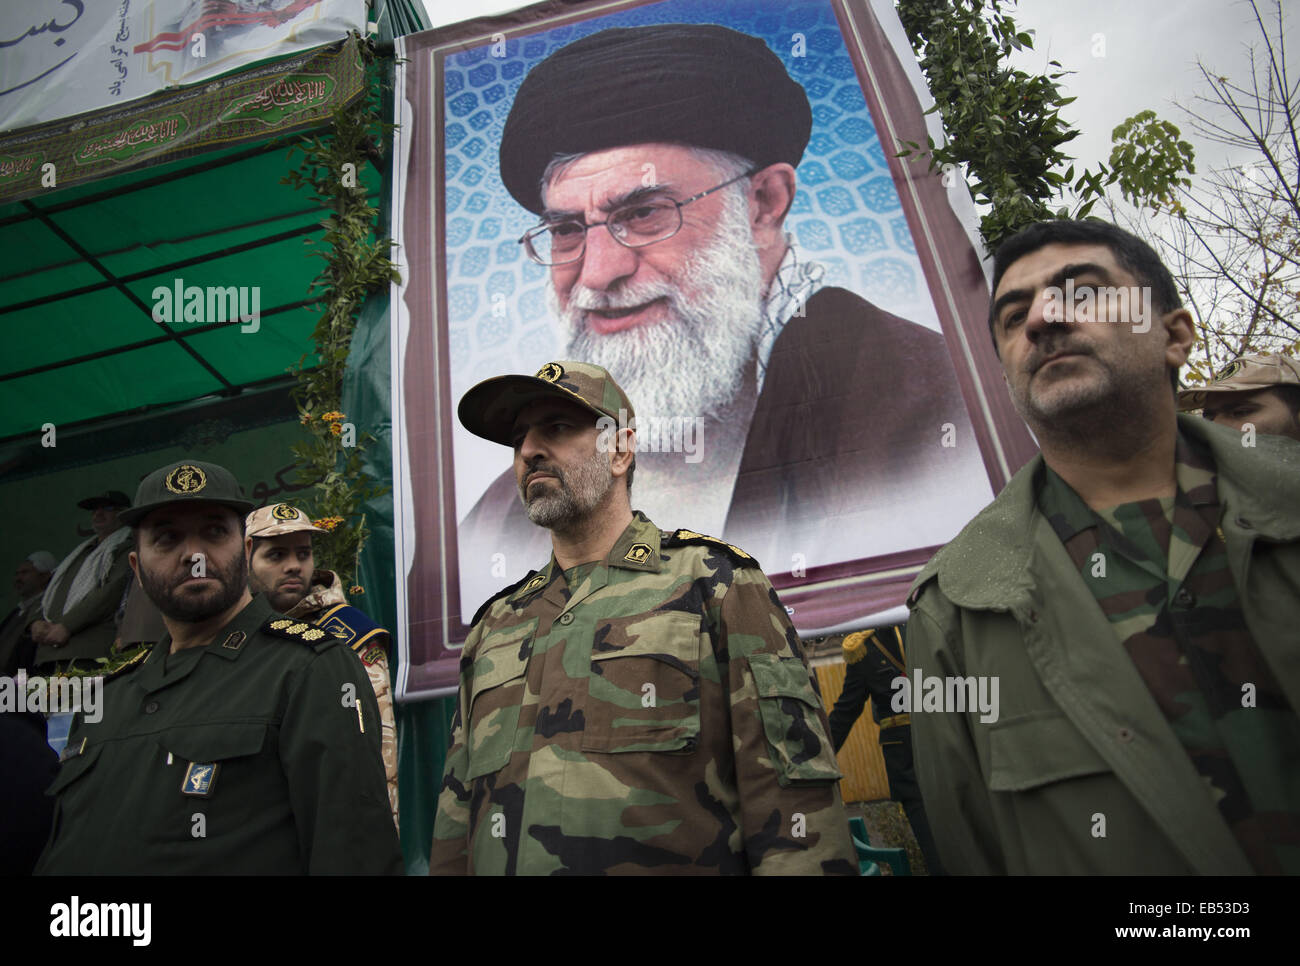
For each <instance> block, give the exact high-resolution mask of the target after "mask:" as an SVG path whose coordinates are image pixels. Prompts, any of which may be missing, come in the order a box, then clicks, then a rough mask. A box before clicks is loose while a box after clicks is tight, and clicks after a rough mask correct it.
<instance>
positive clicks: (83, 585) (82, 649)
mask: <svg viewBox="0 0 1300 966" xmlns="http://www.w3.org/2000/svg"><path fill="white" fill-rule="evenodd" d="M130 505H131V501H130V500H129V499H127V496H126V494H125V493H122V492H121V491H119V490H109V491H108V492H106V493H97V494H95V495H94V496H90V497H87V498H86V499H84V500H82V501H80V502H79V503H78V504H77V506H79V507H81V509H83V510H90V511H91V514H92V515H91V519H90V524H91V526H92V527H93V528H94V530H95V535H94V536H93V537H91V538H89V539H88V540H85V541H83V542H82V543H81V544H80V545H79V546H78V547H77V548H76V549H75V550H73V551H72V553H70V554H68V556H67V557H65V558H64V560H63V562H62V563H60V564H59V566H58V567H57V568H56V569H55V571H54V575H53V576H52V577H51V578H50V582H49V585H48V586H47V587H46V588H45V594H44V596H43V597H42V600H41V619H40V620H37V621H35V622H34V623H33V624H32V626H31V635H32V639H33V640H34V641H35V642H36V657H35V664H36V665H37V666H40V667H50V666H52V665H54V664H55V663H59V664H62V663H64V662H74V661H77V660H84V661H87V662H89V661H93V660H94V659H95V658H100V657H105V656H106V655H108V653H109V650H110V649H111V648H112V646H113V641H114V640H115V639H116V638H117V625H116V623H115V621H114V617H115V615H116V614H117V608H118V604H119V603H120V602H121V600H122V593H123V591H125V590H126V585H127V583H128V582H129V581H130V579H131V569H130V567H129V566H128V565H127V562H126V555H127V553H128V551H129V550H130V549H131V548H130V546H129V543H130V539H131V532H130V531H129V530H128V529H126V528H125V527H123V525H122V523H121V520H120V519H119V514H120V513H121V512H122V511H123V510H125V509H126V508H128V507H129V506H130Z"/></svg>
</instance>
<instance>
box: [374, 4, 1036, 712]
mask: <svg viewBox="0 0 1300 966" xmlns="http://www.w3.org/2000/svg"><path fill="white" fill-rule="evenodd" d="M399 55H400V58H401V60H402V64H401V66H400V67H399V74H398V92H399V97H398V106H397V122H398V124H399V125H400V127H399V132H398V135H397V145H396V148H397V149H396V151H395V169H394V198H393V202H394V203H393V212H394V234H395V237H396V239H397V240H398V242H399V243H400V246H401V247H400V249H399V251H400V258H401V262H402V275H403V282H402V283H401V284H400V285H399V286H397V287H396V289H395V291H394V298H393V306H394V309H393V322H392V324H393V335H394V338H393V376H394V386H393V400H394V404H393V419H394V423H393V426H394V433H393V438H394V492H395V496H396V501H395V503H396V519H395V532H396V545H397V558H398V559H397V573H398V606H399V625H400V630H399V646H400V648H401V654H402V658H403V660H402V662H401V666H402V671H401V676H400V679H399V682H398V685H399V688H398V690H399V696H401V697H425V696H435V695H438V694H443V693H451V692H453V691H454V690H455V687H456V682H457V660H458V650H459V645H460V643H461V642H463V641H464V639H465V637H466V635H467V634H468V632H469V628H470V626H471V624H472V621H473V616H474V614H475V612H476V611H477V610H478V608H479V607H480V605H482V604H483V603H484V602H485V601H486V600H488V599H489V598H490V597H492V596H493V595H495V594H497V593H498V592H500V591H501V590H502V589H503V588H505V587H506V586H508V585H510V584H513V583H514V582H516V581H517V580H519V579H520V578H522V577H524V576H525V575H526V574H527V573H528V572H529V571H530V570H533V569H540V568H541V567H542V566H543V565H545V563H546V562H547V560H548V558H549V555H550V535H549V531H547V530H545V529H544V528H542V527H539V526H536V525H534V524H533V523H531V522H530V521H529V519H528V517H527V515H526V514H525V512H524V509H523V506H522V503H521V501H520V497H519V488H518V483H517V479H516V474H515V465H514V456H515V454H514V453H513V452H512V450H511V449H510V448H509V447H507V446H502V445H499V444H496V443H492V442H489V441H487V440H484V439H481V438H479V437H477V436H475V435H472V434H471V433H469V432H468V431H467V430H466V429H465V428H464V427H463V426H462V425H461V424H460V422H459V420H458V419H457V418H456V406H457V404H458V402H459V400H460V399H461V397H463V396H464V394H465V393H466V391H467V390H469V389H470V388H471V387H472V386H474V385H475V384H477V383H478V382H480V381H482V380H484V379H488V378H491V377H494V376H499V375H502V374H507V373H516V374H525V375H532V374H534V373H543V372H544V373H547V374H551V375H553V374H554V373H555V372H556V371H557V368H558V369H560V370H562V369H563V366H564V363H565V362H566V361H577V362H585V363H594V364H596V365H600V366H603V367H604V368H606V369H607V370H609V372H610V373H611V374H612V375H613V377H614V378H615V379H616V380H617V381H618V383H619V385H620V386H621V387H622V388H623V389H624V391H625V392H626V393H627V396H628V398H629V400H630V402H631V404H632V407H633V409H634V413H633V412H629V413H627V414H626V421H627V422H628V423H631V424H632V425H633V426H634V428H635V429H636V440H637V443H636V451H637V452H636V469H635V474H634V482H633V485H632V491H631V497H632V505H633V507H634V508H635V509H638V510H641V511H642V512H644V513H645V514H646V515H647V516H648V517H649V518H650V519H651V520H653V521H654V522H655V523H656V524H657V525H658V526H659V527H660V529H662V530H666V531H673V530H676V529H679V528H684V529H688V530H691V531H694V532H697V533H704V534H710V535H713V536H717V537H720V538H721V539H723V540H725V541H727V542H729V543H731V544H734V545H736V546H738V547H740V548H742V549H743V550H744V551H746V552H747V553H749V554H751V555H752V556H753V557H755V558H757V560H758V561H759V562H760V564H761V565H762V566H763V569H764V570H765V571H766V573H767V574H768V576H769V577H770V578H771V579H772V582H773V584H774V585H775V586H776V587H777V589H778V590H779V592H780V594H781V598H782V601H783V603H784V604H785V605H786V608H787V610H788V611H789V612H790V614H791V618H792V620H793V621H794V624H795V626H796V627H797V628H798V630H799V632H800V633H801V634H804V635H816V634H822V633H829V632H832V631H839V630H848V629H852V628H859V627H866V626H873V625H880V624H885V623H891V622H894V621H897V620H899V619H900V618H901V616H902V615H903V613H904V610H903V608H902V605H903V601H904V597H905V594H906V590H907V586H908V584H909V583H910V581H911V579H912V577H913V576H915V574H916V572H917V571H918V570H919V569H920V567H921V565H922V564H923V563H924V562H925V561H926V560H927V559H928V558H929V557H930V556H931V555H932V554H933V553H934V551H935V550H936V549H937V548H938V547H940V546H942V545H943V544H944V543H945V542H946V541H947V540H949V539H951V538H952V537H953V536H955V535H956V533H957V532H958V531H959V530H960V529H961V527H962V526H964V525H965V523H966V522H967V521H968V520H970V518H971V517H972V516H974V515H975V514H976V513H977V512H978V511H979V510H980V509H981V508H982V507H983V506H984V505H986V504H987V503H988V502H989V501H990V500H991V499H992V498H993V495H994V493H995V492H996V491H997V490H998V489H1000V488H1001V486H1002V485H1003V483H1005V481H1006V480H1007V478H1009V476H1010V474H1011V473H1013V472H1014V471H1015V469H1017V468H1018V467H1019V466H1020V465H1021V464H1022V463H1023V462H1024V461H1025V460H1026V459H1028V458H1029V456H1030V455H1031V454H1032V453H1033V451H1034V447H1033V443H1032V440H1030V438H1029V436H1028V434H1027V433H1026V432H1025V430H1024V428H1023V425H1022V424H1021V423H1020V421H1019V419H1018V418H1017V417H1016V416H1015V414H1014V412H1013V411H1012V410H1011V407H1010V404H1009V402H1008V401H1007V397H1006V394H1005V391H1004V390H1003V388H1002V379H1001V369H1000V367H999V366H998V364H997V360H996V358H995V357H994V354H993V350H992V347H991V344H990V342H989V338H988V334H987V327H986V318H987V304H988V303H987V300H988V288H987V282H986V278H985V274H984V270H983V267H982V265H981V255H980V252H979V250H978V248H977V246H976V244H975V243H974V242H973V241H972V231H971V226H972V224H973V212H971V211H970V210H969V205H968V204H967V206H966V208H965V209H962V208H961V205H960V197H961V196H960V194H959V192H957V191H950V190H949V189H950V188H951V187H952V185H951V180H952V179H951V177H945V176H944V175H943V174H942V173H939V172H931V171H930V170H929V168H928V165H927V164H926V162H925V161H924V160H917V159H910V160H909V159H906V158H901V157H899V156H898V155H899V152H900V150H901V145H902V144H903V142H906V141H912V142H919V143H924V142H925V139H926V137H927V134H928V133H933V132H930V131H928V130H927V126H926V119H925V117H924V114H923V110H924V108H923V102H924V101H925V99H926V95H925V92H924V87H923V85H922V84H921V81H920V75H919V71H917V69H916V67H915V63H914V60H913V58H912V55H911V52H910V50H908V49H907V46H906V40H905V38H904V37H903V34H902V29H901V26H900V25H899V24H898V21H897V17H896V15H895V14H894V12H893V10H892V7H891V6H890V5H889V4H888V3H883V2H881V3H867V2H866V0H796V2H784V0H783V2H777V0H731V2H701V0H660V2H649V3H647V2H612V3H610V2H605V3H600V2H591V3H585V4H583V3H547V4H539V5H537V6H533V7H528V8H525V9H523V10H520V11H517V12H515V13H513V14H510V15H507V16H504V17H498V18H490V19H482V20H476V21H471V22H467V23H463V24H456V25H453V26H450V27H444V28H440V29H438V30H433V31H429V32H427V33H424V34H417V35H413V36H409V37H405V38H402V39H401V40H400V41H399ZM953 199H957V203H954V200H953ZM623 418H624V414H622V413H620V422H622V421H623ZM633 420H634V422H633Z"/></svg>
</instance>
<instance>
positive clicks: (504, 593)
mask: <svg viewBox="0 0 1300 966" xmlns="http://www.w3.org/2000/svg"><path fill="white" fill-rule="evenodd" d="M540 576H541V574H540V573H539V572H538V571H536V570H530V571H528V573H526V574H524V575H523V576H522V577H520V578H519V579H518V580H516V581H515V582H514V583H513V584H511V585H510V586H509V587H505V588H502V589H501V590H499V591H497V592H496V593H495V594H493V595H492V596H491V597H489V598H488V599H487V600H485V601H483V605H482V606H481V607H479V609H478V610H476V611H475V612H474V619H473V620H471V621H470V622H469V626H470V627H473V626H474V625H475V624H477V623H478V622H479V621H480V620H482V619H483V615H484V614H486V613H487V612H488V608H489V607H491V606H492V605H493V604H495V603H496V602H497V601H499V600H501V598H503V597H509V596H510V595H511V594H513V593H514V592H515V591H516V590H518V589H519V588H520V587H522V586H523V585H524V584H526V583H527V582H528V581H530V580H532V579H533V578H534V577H540Z"/></svg>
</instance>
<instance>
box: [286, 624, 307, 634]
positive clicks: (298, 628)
mask: <svg viewBox="0 0 1300 966" xmlns="http://www.w3.org/2000/svg"><path fill="white" fill-rule="evenodd" d="M306 629H307V625H306V624H294V625H293V626H292V627H289V628H286V630H287V631H288V632H289V633H290V634H301V633H302V632H303V631H305V630H306Z"/></svg>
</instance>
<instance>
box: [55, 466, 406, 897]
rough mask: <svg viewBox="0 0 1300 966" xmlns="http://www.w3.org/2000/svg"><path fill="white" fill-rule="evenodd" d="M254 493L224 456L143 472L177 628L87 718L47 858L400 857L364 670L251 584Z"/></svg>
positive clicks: (298, 869) (254, 867) (354, 863)
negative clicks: (248, 494) (247, 522)
mask: <svg viewBox="0 0 1300 966" xmlns="http://www.w3.org/2000/svg"><path fill="white" fill-rule="evenodd" d="M251 507H252V504H250V503H249V501H248V500H246V499H244V497H243V494H242V493H241V491H240V488H239V485H238V484H237V483H236V482H235V479H234V477H233V476H231V475H230V473H229V471H227V470H226V469H225V468H223V467H221V466H217V465H215V464H212V463H202V462H198V461H196V460H186V461H182V462H179V463H173V464H170V465H168V466H164V467H162V468H161V469H159V470H156V471H155V472H153V473H151V474H150V475H149V476H147V477H145V478H144V480H143V481H142V482H141V483H140V488H139V490H138V491H137V493H136V499H135V506H134V507H133V508H132V509H131V510H130V511H128V512H126V513H123V514H122V518H123V522H124V523H126V524H127V525H129V526H130V527H131V528H132V537H133V540H134V545H135V549H134V550H133V551H132V552H131V554H130V562H131V568H132V569H133V570H134V571H135V575H136V578H137V579H138V580H139V581H140V584H141V585H142V586H143V587H144V589H145V591H146V592H147V593H148V595H149V598H150V599H151V600H152V601H153V602H154V604H155V605H156V606H157V607H158V609H159V610H160V611H162V614H163V619H164V622H165V624H166V627H167V633H166V635H164V637H163V638H162V640H161V641H159V642H158V643H157V644H156V645H154V646H153V647H152V649H150V650H147V651H144V652H142V653H141V655H140V657H139V658H138V659H137V660H136V661H135V662H134V663H133V664H132V665H131V666H129V667H127V668H124V669H122V670H121V671H119V672H118V674H117V675H116V676H115V677H114V678H113V680H111V681H109V682H108V683H107V685H106V686H105V687H104V689H103V699H102V706H101V708H99V709H97V710H98V714H97V715H92V714H91V713H90V710H91V709H87V710H86V713H85V714H84V715H83V714H78V715H77V716H76V718H75V719H74V722H73V728H72V731H71V733H70V734H69V736H68V743H67V748H66V751H65V752H64V760H63V763H62V764H61V766H60V769H59V775H58V778H57V779H56V780H55V782H54V784H53V785H52V786H51V787H50V794H52V795H54V796H55V797H56V805H55V816H54V826H53V830H52V831H51V835H50V840H49V842H48V843H47V845H46V848H45V852H44V854H43V855H42V857H41V861H40V864H39V865H38V867H37V872H40V873H45V874H50V875H70V874H73V875H75V874H106V873H107V874H142V873H143V874H150V873H152V874H169V875H187V874H189V875H195V874H197V875H212V874H272V875H290V874H305V873H372V874H373V873H399V872H400V871H401V868H402V864H401V856H400V852H399V850H398V843H397V834H396V831H395V829H394V827H393V822H392V819H391V818H390V816H389V811H388V798H387V796H386V795H385V793H384V769H383V761H382V759H381V757H380V750H379V712H378V708H377V706H376V704H375V699H374V695H373V694H372V693H371V690H370V685H369V682H368V680H367V678H366V674H365V668H364V667H363V666H362V664H361V662H360V661H358V660H357V658H356V655H354V654H353V653H352V652H351V651H350V650H349V649H348V648H347V647H345V646H343V645H342V644H341V642H340V641H339V640H338V639H337V638H335V637H334V636H333V635H332V634H329V633H327V632H326V631H324V630H322V629H320V628H318V627H313V626H312V625H311V624H308V623H306V622H304V621H295V620H293V619H291V618H287V617H285V616H283V615H282V614H278V613H276V612H274V611H273V610H272V609H271V605H270V604H269V603H268V602H267V601H266V599H265V598H264V597H260V596H259V597H256V598H254V597H253V596H252V595H251V594H250V593H249V590H248V586H247V578H248V552H249V540H248V538H247V537H245V535H244V514H245V513H246V512H247V511H248V510H249V509H251Z"/></svg>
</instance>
